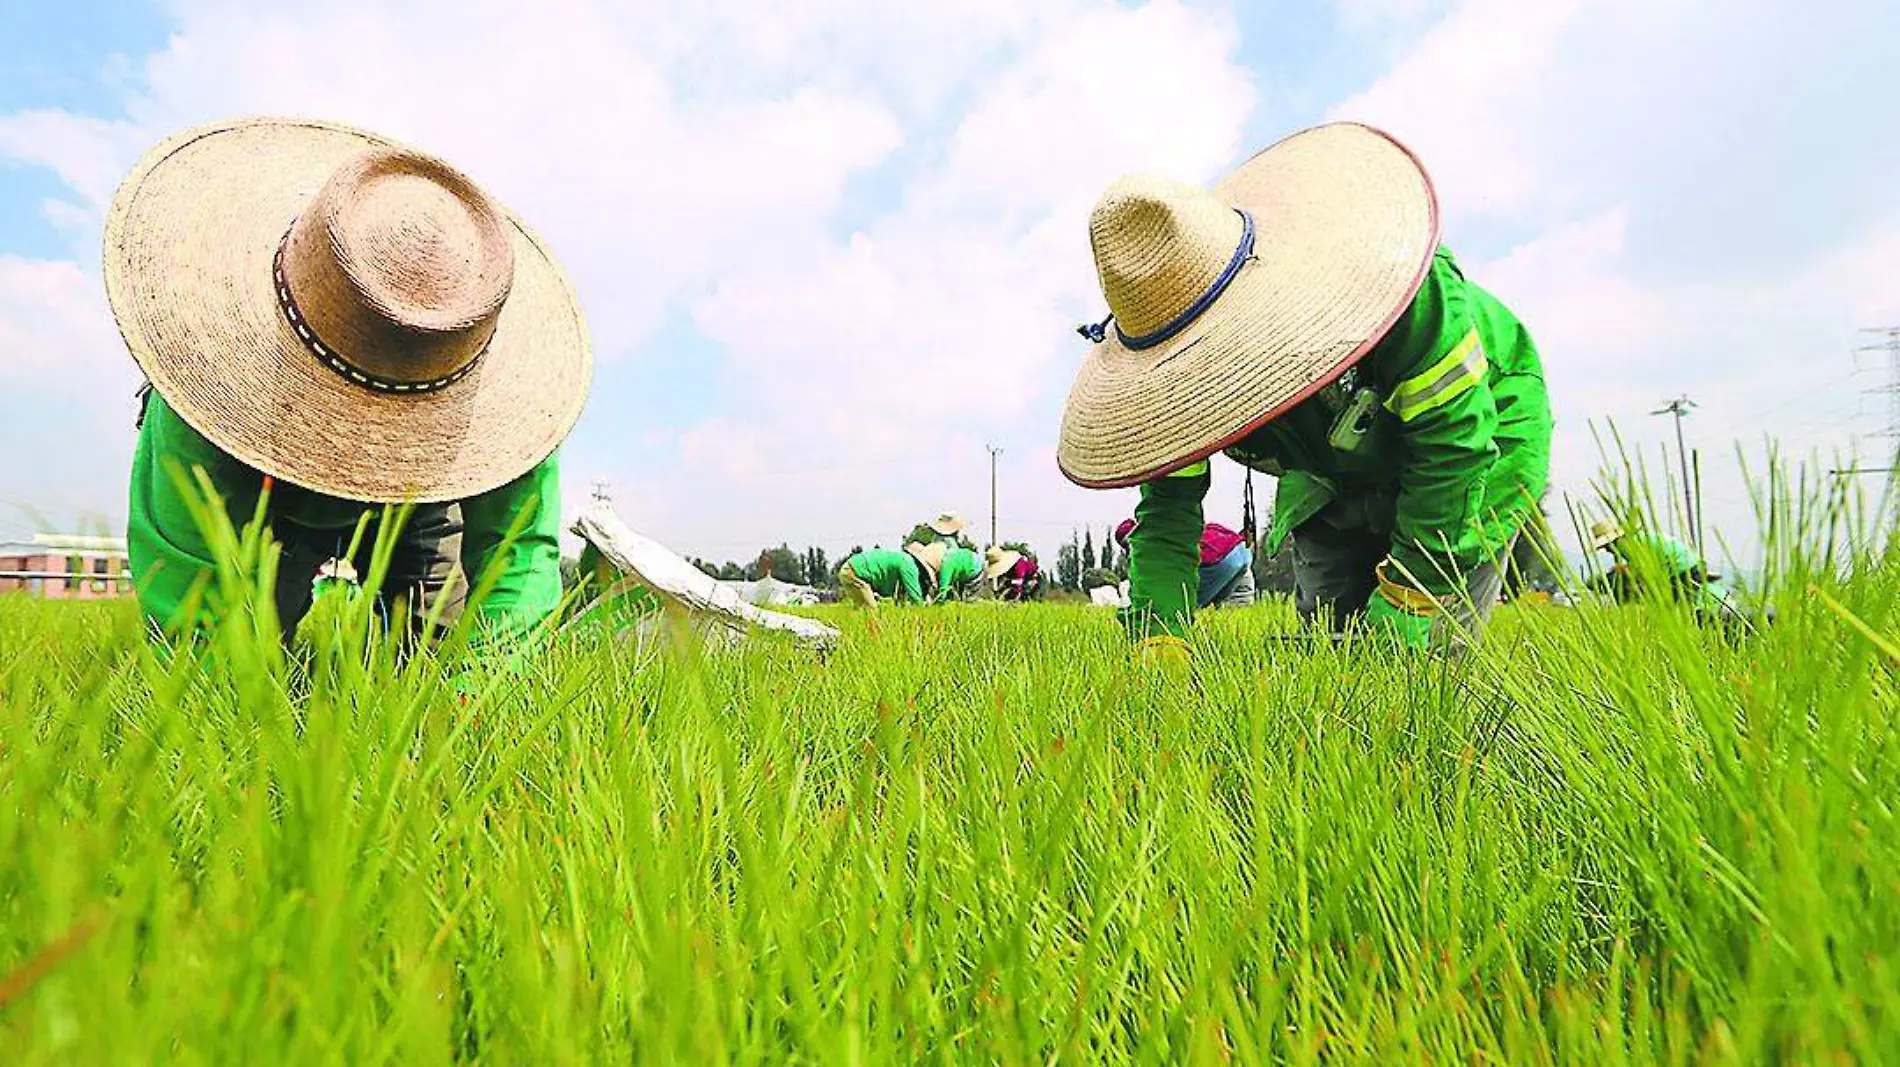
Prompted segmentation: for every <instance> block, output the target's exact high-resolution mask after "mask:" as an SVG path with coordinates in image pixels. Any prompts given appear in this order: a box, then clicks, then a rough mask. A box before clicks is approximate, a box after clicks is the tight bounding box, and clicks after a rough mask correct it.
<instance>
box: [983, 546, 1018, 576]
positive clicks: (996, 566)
mask: <svg viewBox="0 0 1900 1067" xmlns="http://www.w3.org/2000/svg"><path fill="white" fill-rule="evenodd" d="M1022 561H1023V554H1022V553H1021V552H1018V551H1016V550H1015V549H1013V548H1006V549H1004V550H1003V552H1002V554H1001V555H999V556H997V557H996V558H995V559H994V560H990V561H988V562H987V563H986V564H985V565H984V567H983V577H984V579H985V580H987V581H992V582H993V581H995V580H996V579H998V578H1001V577H1002V576H1003V575H1005V574H1008V573H1009V572H1010V570H1012V569H1013V568H1014V567H1015V566H1016V564H1018V563H1021V562H1022Z"/></svg>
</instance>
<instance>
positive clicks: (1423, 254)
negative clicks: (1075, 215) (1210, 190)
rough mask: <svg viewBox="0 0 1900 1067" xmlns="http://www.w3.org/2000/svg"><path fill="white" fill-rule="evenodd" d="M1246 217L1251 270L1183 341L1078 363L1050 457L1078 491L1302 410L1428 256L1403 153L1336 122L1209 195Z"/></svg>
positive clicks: (1097, 352)
mask: <svg viewBox="0 0 1900 1067" xmlns="http://www.w3.org/2000/svg"><path fill="white" fill-rule="evenodd" d="M1214 193H1215V195H1216V196H1218V197H1220V198H1221V199H1222V200H1224V201H1227V202H1229V203H1231V204H1234V205H1235V206H1237V207H1240V208H1243V209H1245V210H1246V211H1248V212H1249V213H1250V214H1251V215H1252V216H1253V219H1254V230H1255V240H1254V257H1253V259H1252V260H1251V261H1250V262H1248V264H1247V265H1246V266H1245V267H1244V268H1243V269H1242V270H1241V271H1240V273H1239V274H1238V275H1237V276H1236V277H1235V278H1234V281H1233V283H1232V284H1231V285H1229V286H1228V288H1227V290H1226V291H1225V292H1223V293H1222V294H1221V296H1220V297H1219V299H1217V300H1216V301H1215V302H1214V304H1213V306H1212V307H1210V308H1208V309H1207V310H1206V311H1205V312H1203V313H1202V314H1201V315H1200V317H1198V318H1196V319H1195V320H1194V321H1193V323H1192V324H1191V325H1189V326H1188V328H1187V329H1185V330H1183V331H1181V332H1180V333H1179V334H1177V335H1175V336H1174V337H1172V338H1170V339H1169V340H1168V341H1166V342H1164V343H1162V344H1160V345H1158V346H1156V347H1154V348H1149V349H1145V350H1139V351H1138V350H1134V349H1130V348H1128V347H1127V346H1126V345H1124V344H1122V341H1121V338H1120V336H1119V334H1118V333H1117V332H1116V331H1115V330H1114V329H1110V330H1109V331H1108V336H1107V339H1106V340H1104V341H1102V342H1100V343H1098V344H1096V345H1095V346H1093V347H1092V348H1091V349H1090V350H1089V352H1088V354H1087V355H1086V356H1085V357H1084V358H1083V363H1082V368H1081V371H1080V372H1079V373H1078V374H1077V375H1076V380H1075V384H1074V386H1073V387H1072V388H1071V390H1070V392H1069V399H1068V403H1067V405H1066V406H1065V408H1064V410H1063V415H1062V432H1061V437H1060V440H1059V443H1058V445H1057V449H1056V459H1057V463H1058V464H1059V465H1060V467H1061V468H1062V472H1063V474H1064V475H1066V476H1067V477H1068V478H1069V479H1070V480H1071V481H1073V482H1075V483H1076V484H1078V485H1082V486H1086V487H1088V488H1092V489H1113V488H1121V487H1123V486H1129V485H1137V484H1139V483H1141V482H1145V481H1149V480H1151V479H1153V478H1157V477H1160V476H1161V475H1164V474H1167V473H1170V472H1172V471H1174V470H1178V469H1180V468H1181V467H1185V466H1187V465H1188V464H1190V463H1194V462H1196V461H1198V460H1200V459H1203V458H1205V457H1206V456H1208V455H1210V454H1211V453H1213V452H1216V451H1219V450H1220V449H1222V448H1225V447H1227V446H1228V445H1230V444H1233V443H1234V442H1236V441H1239V440H1240V439H1241V438H1244V437H1246V436H1247V435H1248V434H1250V433H1252V432H1253V431H1254V430H1256V429H1258V428H1259V427H1260V426H1262V425H1263V424H1265V423H1266V422H1268V421H1270V420H1272V419H1273V418H1275V417H1277V416H1279V415H1280V414H1282V413H1284V412H1285V411H1286V410H1287V409H1289V408H1291V407H1293V406H1294V405H1295V404H1298V403H1299V402H1300V401H1302V400H1305V399H1306V398H1307V397H1310V396H1312V395H1313V394H1314V393H1316V392H1318V391H1319V390H1320V389H1321V388H1323V387H1325V386H1326V385H1327V384H1328V383H1330V382H1331V381H1333V380H1334V379H1336V378H1337V377H1339V375H1341V374H1343V373H1344V372H1345V371H1346V369H1347V368H1348V367H1350V366H1352V364H1353V363H1354V362H1356V361H1357V360H1358V359H1359V358H1360V357H1362V356H1364V355H1365V354H1366V352H1368V351H1369V350H1371V348H1372V346H1373V345H1375V344H1377V343H1378V341H1379V339H1380V338H1381V337H1383V336H1384V335H1385V333H1386V331H1387V330H1389V329H1391V328H1392V324H1393V323H1394V322H1396V321H1397V320H1398V317H1399V315H1400V314H1402V313H1403V312H1404V311H1405V309H1406V307H1407V306H1408V305H1409V304H1410V303H1411V300H1412V297H1413V296H1414V295H1415V294H1416V293H1417V292H1418V287H1419V285H1420V284H1421V283H1422V282H1423V281H1424V279H1425V275H1426V273H1427V271H1429V270H1430V268H1431V261H1432V255H1433V253H1434V252H1435V251H1436V250H1437V247H1438V237H1439V219H1438V198H1437V195H1436V193H1435V192H1434V191H1433V189H1432V183H1431V178H1430V177H1429V176H1428V175H1427V174H1426V173H1425V169H1424V167H1423V166H1421V165H1420V164H1419V162H1418V160H1417V158H1416V157H1414V156H1413V155H1412V153H1411V151H1410V150H1409V149H1407V148H1406V147H1405V146H1404V145H1402V144H1400V143H1399V142H1398V141H1397V140H1395V139H1394V138H1392V137H1391V136H1390V135H1388V134H1386V133H1384V132H1383V131H1380V130H1376V129H1373V128H1372V127H1369V126H1362V125H1359V124H1356V123H1334V124H1332V125H1327V126H1320V127H1316V128H1314V129H1310V130H1306V131H1303V132H1301V133H1297V134H1294V135H1293V136H1291V137H1288V138H1287V139H1285V140H1283V141H1281V142H1279V143H1278V144H1275V145H1273V146H1272V147H1270V148H1268V149H1266V150H1265V151H1262V152H1260V153H1259V154H1258V155H1256V156H1254V157H1253V158H1252V159H1250V160H1249V161H1247V163H1245V164H1244V165H1242V166H1241V167H1240V168H1239V169H1238V170H1236V171H1235V172H1234V173H1232V174H1230V175H1228V176H1227V177H1226V178H1225V179H1223V180H1222V181H1221V182H1220V184H1219V185H1218V186H1216V187H1215V190H1214Z"/></svg>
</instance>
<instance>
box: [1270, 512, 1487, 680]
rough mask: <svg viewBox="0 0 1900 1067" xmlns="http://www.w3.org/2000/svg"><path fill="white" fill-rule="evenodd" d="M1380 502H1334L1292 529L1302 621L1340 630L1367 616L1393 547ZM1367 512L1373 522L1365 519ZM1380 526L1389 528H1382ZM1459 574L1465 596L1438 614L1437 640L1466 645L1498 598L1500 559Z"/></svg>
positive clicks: (1295, 583) (1296, 599)
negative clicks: (1326, 622) (1382, 565)
mask: <svg viewBox="0 0 1900 1067" xmlns="http://www.w3.org/2000/svg"><path fill="white" fill-rule="evenodd" d="M1380 503H1381V502H1377V501H1375V502H1373V506H1371V507H1365V506H1362V502H1359V501H1354V500H1351V499H1345V500H1335V501H1333V502H1332V503H1329V504H1328V505H1326V507H1324V508H1322V509H1320V512H1319V514H1317V515H1315V516H1314V517H1313V518H1311V519H1308V520H1307V521H1306V522H1304V523H1301V524H1300V525H1299V526H1298V527H1297V528H1295V529H1294V531H1293V587H1294V588H1293V596H1294V606H1295V607H1296V608H1297V609H1298V610H1299V613H1300V621H1301V622H1302V623H1304V624H1306V625H1308V626H1311V625H1314V624H1315V623H1317V622H1318V621H1319V620H1321V619H1329V620H1330V624H1331V627H1332V632H1333V633H1335V634H1337V633H1342V632H1344V631H1345V630H1346V628H1347V627H1348V626H1349V625H1351V624H1352V623H1353V622H1354V621H1355V620H1357V619H1358V618H1359V616H1361V615H1363V614H1365V610H1366V605H1367V604H1368V603H1370V602H1371V600H1372V595H1373V592H1374V591H1375V590H1376V589H1377V588H1378V586H1379V577H1378V566H1379V563H1380V562H1381V561H1382V560H1384V559H1385V557H1386V555H1387V554H1388V553H1389V552H1390V551H1391V545H1392V533H1391V529H1390V525H1389V524H1387V523H1382V522H1380V521H1379V516H1381V515H1382V514H1384V513H1386V512H1385V509H1384V508H1382V507H1381V506H1380ZM1368 513H1370V514H1371V515H1372V516H1373V517H1372V519H1371V521H1366V516H1367V514H1368ZM1381 525H1384V526H1385V527H1386V528H1385V529H1384V530H1380V529H1379V527H1380V526H1381ZM1511 548H1512V546H1511V545H1506V546H1505V547H1504V549H1503V550H1502V552H1501V553H1500V555H1501V557H1502V559H1509V558H1510V556H1511ZM1427 577H1430V578H1436V577H1438V576H1437V575H1430V576H1427ZM1461 577H1462V579H1463V584H1464V587H1465V589H1464V595H1462V596H1460V597H1458V598H1456V599H1454V600H1452V601H1451V602H1450V603H1447V604H1446V605H1445V611H1444V612H1442V613H1441V614H1440V615H1439V616H1438V617H1437V621H1436V622H1435V623H1434V624H1433V627H1432V640H1433V642H1434V643H1435V644H1442V645H1445V646H1448V647H1452V648H1463V647H1464V646H1465V645H1466V644H1468V643H1469V642H1470V641H1472V640H1475V639H1476V638H1477V636H1478V633H1479V631H1480V630H1482V629H1483V627H1484V622H1485V619H1486V617H1487V616H1489V615H1490V614H1491V608H1492V606H1493V605H1495V604H1496V603H1497V601H1498V592H1499V590H1500V589H1501V588H1502V587H1503V584H1504V568H1503V567H1502V566H1501V564H1500V561H1496V560H1486V561H1484V562H1482V563H1480V564H1478V566H1476V567H1475V568H1473V569H1472V571H1471V573H1469V574H1465V575H1462V576H1461Z"/></svg>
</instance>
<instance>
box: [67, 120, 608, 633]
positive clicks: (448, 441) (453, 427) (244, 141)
mask: <svg viewBox="0 0 1900 1067" xmlns="http://www.w3.org/2000/svg"><path fill="white" fill-rule="evenodd" d="M105 274H106V291H107V294H108V296H109V298H110V300H111V304H112V309H113V315H114V317H115V318H116V319H117V320H118V325H119V330H120V332H121V333H122V334H123V335H124V337H125V342H126V345H127V347H128V348H129V349H130V350H131V353H132V356H133V358H134V359H135V360H137V361H138V364H139V366H140V368H142V369H143V371H144V372H145V376H146V379H147V381H148V382H149V383H150V388H149V389H147V390H144V391H143V392H144V396H143V410H142V412H141V417H140V424H139V438H138V449H137V452H136V454H135V456H134V458H133V461H132V478H131V507H130V513H129V514H130V518H129V522H128V528H127V531H126V533H127V541H128V547H129V551H130V556H131V566H132V572H133V578H134V582H135V585H136V589H137V592H138V599H139V605H140V607H141V608H142V609H143V611H144V613H145V614H146V616H147V617H148V618H149V619H150V620H151V621H152V622H153V623H154V624H156V625H157V626H159V627H162V628H165V629H167V630H171V631H179V630H185V629H189V628H191V627H193V626H195V625H197V624H200V623H202V622H204V621H206V620H207V618H208V617H209V616H208V613H211V612H215V611H217V610H219V609H220V604H219V600H218V595H217V591H216V590H215V589H214V588H211V585H212V583H211V575H212V573H213V570H214V568H215V566H216V561H215V560H214V558H213V550H212V548H211V545H210V543H209V542H210V539H209V538H207V536H206V532H205V530H203V529H202V528H201V524H200V522H199V521H198V518H197V517H196V516H195V515H194V513H193V508H194V505H195V504H196V501H197V498H198V495H199V494H198V485H199V479H200V478H201V479H202V480H203V482H204V483H208V487H209V488H210V489H211V490H212V492H213V493H215V495H216V498H217V502H218V503H219V504H220V505H221V506H222V508H223V510H224V512H225V513H226V514H227V515H228V517H229V519H230V521H231V524H232V525H233V526H234V527H238V528H242V527H243V526H244V525H245V524H247V523H249V522H250V521H251V519H252V516H253V514H254V513H255V511H256V509H257V507H258V505H259V502H260V500H262V501H263V508H264V510H263V515H264V518H265V521H266V522H267V523H268V524H269V533H270V535H271V536H272V537H273V538H274V539H275V540H276V541H277V542H278V543H279V544H280V545H281V547H282V554H281V559H280V563H279V566H278V569H277V575H276V583H277V584H276V590H275V601H276V608H277V614H278V618H279V620H280V622H281V625H282V626H283V628H284V631H285V632H286V633H289V632H290V631H292V630H294V629H295V627H296V624H297V622H298V620H299V619H300V618H301V617H302V616H303V614H304V613H305V612H306V611H307V610H308V608H309V606H310V602H311V596H312V583H313V579H314V578H315V577H316V576H317V572H318V568H319V567H321V566H322V565H323V564H324V563H325V562H326V561H328V560H330V559H332V558H333V557H348V556H349V555H350V553H349V546H350V543H351V539H352V536H353V533H354V531H355V528H356V526H357V524H358V521H359V520H360V519H362V518H363V517H364V516H365V515H368V516H371V527H370V530H369V533H368V536H366V537H365V538H364V543H363V544H362V545H361V546H360V548H359V550H358V551H357V553H356V555H355V558H354V559H351V560H348V562H350V563H352V564H353V565H354V567H355V569H356V570H357V571H358V572H359V573H363V574H368V573H369V567H370V554H371V550H372V547H373V545H374V543H375V539H376V535H377V533H378V532H379V531H377V530H376V528H375V524H376V523H378V522H381V521H383V519H382V514H383V513H382V508H381V505H383V504H386V503H405V502H407V503H413V504H414V507H413V509H412V510H410V511H409V513H408V517H407V521H406V522H405V523H404V524H403V527H402V529H401V530H399V531H394V532H393V533H392V536H393V539H394V554H393V557H392V559H391V562H390V569H389V573H388V578H387V580H386V581H385V582H384V583H383V586H382V593H383V595H384V598H385V606H386V609H387V613H388V614H389V615H391V616H393V617H394V625H397V626H406V624H408V623H409V622H410V620H416V619H420V618H422V617H423V615H424V613H425V612H427V611H428V610H430V608H431V607H433V606H434V602H435V601H436V600H437V599H438V598H439V597H440V596H442V594H443V593H444V591H445V590H447V591H448V596H449V598H450V602H449V603H448V604H447V607H448V609H449V610H448V614H449V615H450V616H451V617H452V616H453V614H454V612H455V610H456V609H458V608H459V607H460V604H459V598H458V596H457V593H456V592H455V585H456V583H457V582H459V581H461V576H462V575H466V576H467V580H468V581H470V582H480V581H482V580H483V579H484V578H485V577H488V578H491V579H492V581H493V586H492V589H491V590H490V591H489V592H488V593H487V595H486V596H485V597H484V598H483V599H482V600H481V601H480V603H479V604H477V605H476V607H475V612H476V614H477V621H478V623H479V624H480V625H481V626H483V627H484V628H485V629H489V630H497V631H501V632H504V633H516V634H519V633H525V632H526V631H528V630H529V629H532V628H533V627H535V626H536V625H538V624H539V623H540V622H541V621H542V620H543V619H544V618H546V617H547V616H548V615H549V614H550V613H551V612H553V610H554V609H555V608H556V606H557V605H558V604H559V602H560V598H561V577H560V548H559V543H558V536H559V531H560V515H559V509H560V484H559V477H558V474H557V471H556V461H555V449H556V447H557V446H558V445H559V444H560V442H561V440H562V439H563V438H564V437H565V436H566V435H567V432H568V430H569V429H570V428H572V426H573V425H574V422H575V420H576V419H577V418H578V417H579V415H580V411H581V407H582V405H583V403H584V402H585V400H586V397H587V391H588V383H589V379H590V376H591V373H592V357H591V355H590V354H589V350H588V342H587V334H586V330H585V327H584V326H583V324H582V321H581V317H580V313H579V310H578V308H577V306H576V303H575V299H574V295H573V292H572V290H571V288H570V287H569V284H568V282H567V279H566V277H565V276H564V275H563V274H562V272H561V269H560V268H559V266H557V265H556V263H555V262H554V260H553V259H552V258H551V257H550V256H549V254H548V252H547V251H546V249H544V248H543V247H542V246H541V244H540V243H539V241H537V240H536V239H535V238H534V237H533V236H531V235H530V234H529V233H528V232H527V231H526V230H525V229H523V228H522V226H521V224H520V223H519V222H517V221H516V220H515V219H514V217H513V216H511V215H509V214H508V213H507V211H506V210H505V209H503V208H502V207H501V206H500V205H499V204H496V203H495V202H494V201H492V200H490V199H489V198H488V196H487V195H486V194H484V193H483V192H482V190H481V189H479V188H477V187H476V186H475V184H474V183H473V182H471V181H470V180H469V179H468V178H467V177H465V176H463V175H462V174H461V173H459V172H458V171H456V170H454V169H452V168H451V167H449V166H448V165H447V164H446V163H443V162H442V161H440V160H437V159H435V158H433V157H430V156H426V155H423V154H421V153H419V152H416V151H413V150H411V149H407V148H404V147H402V146H400V145H397V144H394V143H392V142H389V141H386V140H384V139H382V138H380V137H377V136H375V135H372V134H368V133H364V132H361V131H358V130H352V129H348V128H345V127H341V126H333V125H328V124H323V123H315V122H307V121H291V120H274V119H255V120H244V121H238V122H229V123H221V124H217V125H213V126H206V127H201V128H198V129H193V130H189V131H186V132H184V133H182V134H179V135H177V136H174V137H172V138H171V139H169V140H167V141H165V142H164V143H162V144H160V145H159V146H158V147H157V148H155V149H154V150H152V151H151V152H150V153H149V154H147V155H146V156H145V158H144V159H143V160H141V161H140V162H139V164H138V166H137V167H136V168H134V170H133V171H132V174H131V176H130V177H128V178H127V179H126V180H125V183H124V184H123V185H122V186H121V187H120V188H119V191H118V194H117V196H116V197H115V199H114V201H113V205H112V212H111V216H110V218H109V220H108V222H107V227H106V241H105ZM511 533H512V534H513V538H512V541H510V534H511ZM505 542H507V544H506V545H505V544H504V543H505ZM505 547H506V549H507V551H506V552H505V553H504V548H505Z"/></svg>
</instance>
